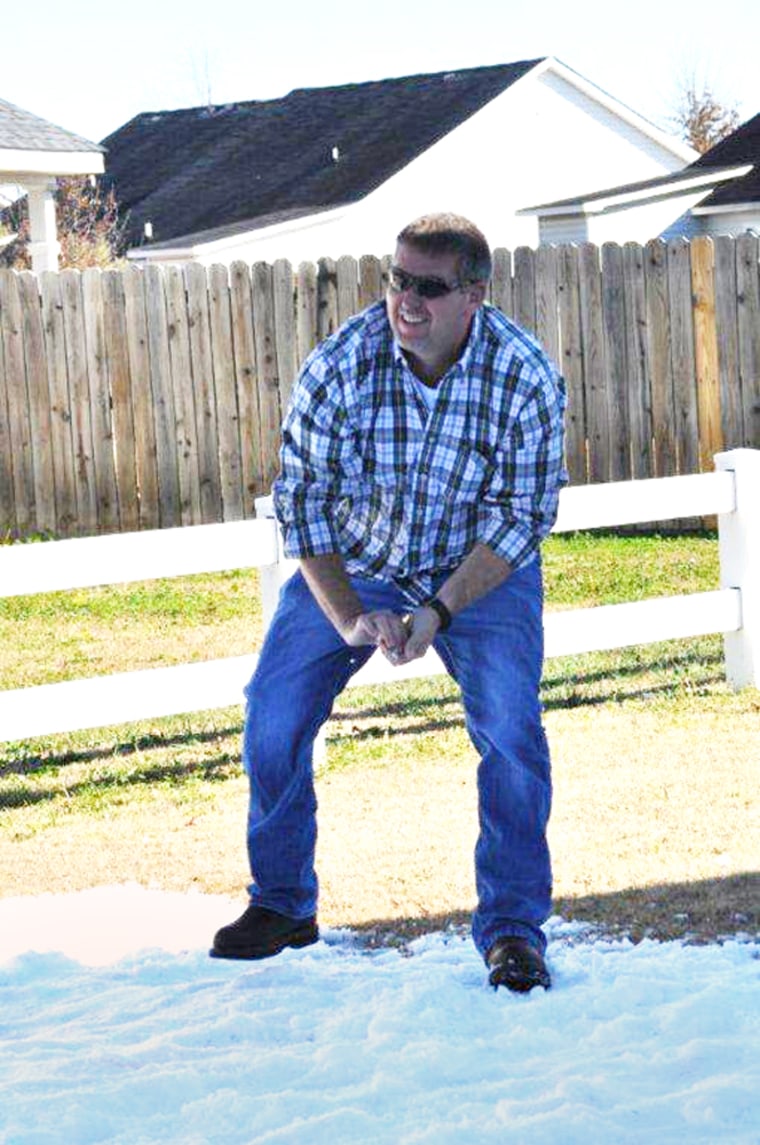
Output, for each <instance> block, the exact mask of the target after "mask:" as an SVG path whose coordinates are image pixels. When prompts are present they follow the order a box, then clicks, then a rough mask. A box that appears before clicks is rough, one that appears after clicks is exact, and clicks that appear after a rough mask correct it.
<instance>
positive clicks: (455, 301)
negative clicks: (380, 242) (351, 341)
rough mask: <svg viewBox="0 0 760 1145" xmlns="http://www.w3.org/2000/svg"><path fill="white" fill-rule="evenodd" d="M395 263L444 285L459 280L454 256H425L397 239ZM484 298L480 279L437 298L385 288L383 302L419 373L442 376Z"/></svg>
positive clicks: (409, 271) (395, 332)
mask: <svg viewBox="0 0 760 1145" xmlns="http://www.w3.org/2000/svg"><path fill="white" fill-rule="evenodd" d="M393 266H394V267H397V268H398V269H399V270H402V271H405V272H406V273H407V274H411V275H415V276H417V277H424V278H434V279H437V280H439V281H441V282H445V283H447V284H448V285H453V284H454V283H456V282H457V281H458V272H457V257H456V255H454V254H426V253H425V252H424V251H419V250H417V249H416V248H415V247H413V246H406V245H405V244H404V243H400V244H399V245H398V246H397V247H396V254H395V256H394V259H393ZM484 296H485V286H484V284H483V283H472V284H468V285H466V286H464V287H458V288H457V289H456V290H452V291H451V292H450V293H447V294H443V295H441V297H440V298H422V297H420V296H419V294H418V293H417V292H416V290H415V289H414V288H413V287H412V286H410V287H408V288H407V289H403V290H400V291H395V290H393V289H390V288H389V290H388V293H387V305H388V318H389V320H390V324H391V329H392V330H393V333H394V335H395V337H396V341H397V342H398V344H399V345H400V346H401V348H402V350H404V351H405V352H406V353H407V356H409V357H410V359H411V364H412V366H414V365H415V364H416V365H417V366H419V367H421V372H422V376H425V377H431V378H436V377H440V376H441V375H442V374H443V373H444V372H445V370H446V369H447V368H448V367H449V366H450V365H451V364H452V362H454V361H456V358H457V357H458V353H459V349H460V347H461V346H462V344H463V342H464V341H465V339H466V338H467V335H468V333H469V329H470V323H471V322H472V318H473V315H474V314H475V312H476V310H477V309H478V307H479V306H480V304H481V303H482V301H483V298H484ZM418 372H419V371H418Z"/></svg>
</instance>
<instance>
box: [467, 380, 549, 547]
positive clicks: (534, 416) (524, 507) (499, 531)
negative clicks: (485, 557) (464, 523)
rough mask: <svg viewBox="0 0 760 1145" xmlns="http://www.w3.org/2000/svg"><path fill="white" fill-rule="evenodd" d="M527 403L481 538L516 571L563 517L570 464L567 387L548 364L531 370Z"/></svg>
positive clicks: (482, 515) (503, 458)
mask: <svg viewBox="0 0 760 1145" xmlns="http://www.w3.org/2000/svg"><path fill="white" fill-rule="evenodd" d="M526 380H528V381H529V383H530V384H529V387H528V396H527V397H526V399H525V400H524V401H523V403H522V405H521V407H520V409H519V412H518V414H517V417H516V419H515V421H514V424H513V425H512V427H511V430H510V435H509V440H508V441H507V442H505V445H504V448H503V449H502V450H501V451H500V455H499V465H498V466H497V467H496V470H495V472H494V475H493V478H492V480H491V483H490V487H489V489H488V490H487V492H486V495H485V497H484V498H483V500H482V502H481V505H480V509H479V516H478V540H479V541H481V542H482V543H483V544H486V545H488V546H489V548H491V549H493V550H494V552H496V553H497V554H498V555H499V556H500V557H503V558H504V560H506V561H508V562H509V564H510V565H511V566H512V568H513V569H517V568H519V567H520V566H521V565H524V564H525V563H526V562H527V561H528V560H530V558H531V557H532V556H533V554H534V553H535V552H536V550H537V548H538V546H539V544H540V542H541V541H542V539H543V538H544V537H545V536H546V535H547V534H548V533H549V531H550V530H551V528H552V525H553V524H554V522H555V520H556V519H557V510H558V507H559V493H560V489H561V488H562V486H563V485H565V484H566V483H567V472H566V470H565V465H564V415H565V406H566V394H565V384H564V381H563V380H562V378H561V377H560V376H559V374H558V373H557V372H556V370H555V369H554V367H553V366H552V365H551V363H550V362H548V360H546V359H544V360H542V361H540V362H539V363H538V364H535V363H533V364H532V365H531V367H530V370H529V377H528V379H526V378H523V379H522V381H523V383H524V382H525V381H526Z"/></svg>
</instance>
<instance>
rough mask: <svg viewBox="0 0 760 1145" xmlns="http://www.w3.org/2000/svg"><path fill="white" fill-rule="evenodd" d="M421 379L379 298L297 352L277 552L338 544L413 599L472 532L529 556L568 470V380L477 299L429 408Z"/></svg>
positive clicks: (351, 566)
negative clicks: (305, 353)
mask: <svg viewBox="0 0 760 1145" xmlns="http://www.w3.org/2000/svg"><path fill="white" fill-rule="evenodd" d="M418 385H419V383H418V382H417V380H416V379H415V378H414V376H413V375H412V373H411V371H410V368H409V365H408V364H407V362H406V360H405V358H404V355H403V353H402V352H401V349H400V348H399V346H398V344H397V343H396V342H395V339H394V337H393V334H392V331H391V328H390V325H389V322H388V318H387V313H386V308H385V303H384V302H380V303H376V304H375V305H373V306H370V307H369V309H367V310H365V311H363V312H362V313H361V314H358V315H356V316H355V317H353V318H351V319H349V320H348V322H346V323H345V324H344V325H343V326H342V327H341V328H340V330H338V331H337V332H336V333H335V334H334V335H332V336H331V337H329V338H327V339H326V340H325V341H324V342H323V343H321V345H320V346H318V347H317V348H316V350H314V351H313V352H312V353H311V354H310V355H309V357H308V358H307V359H306V361H305V363H304V365H303V368H302V370H301V373H300V376H299V378H298V381H297V383H296V385H295V386H294V389H293V394H292V397H291V403H290V408H289V410H288V413H287V416H286V418H285V422H284V425H283V439H282V448H281V455H280V457H281V465H282V469H281V473H280V476H279V477H278V479H277V481H276V482H275V484H274V488H273V494H274V504H275V512H276V514H277V518H278V520H279V522H280V524H281V526H282V530H283V535H284V545H285V554H286V555H287V556H289V557H306V556H316V555H318V554H323V553H340V554H341V555H342V556H343V558H344V563H345V566H346V569H347V571H348V572H349V573H351V574H355V575H360V576H369V577H375V578H380V579H383V580H392V581H394V582H395V583H397V584H398V585H399V587H400V588H401V589H402V590H404V591H405V592H406V593H407V595H408V596H409V597H410V599H411V600H412V601H414V602H416V603H422V602H424V601H425V600H427V599H429V597H430V595H431V593H432V591H433V578H434V577H436V575H437V574H440V573H445V572H447V571H449V570H452V569H454V568H455V567H456V566H457V565H459V564H460V563H461V562H462V560H463V559H464V558H465V557H466V556H467V554H468V553H469V552H470V550H471V549H472V548H473V546H474V545H475V544H476V543H477V542H479V541H480V542H482V543H483V544H486V545H488V546H489V547H490V548H491V549H493V551H494V552H496V553H498V554H499V556H501V557H503V558H504V559H505V560H507V561H509V563H510V565H511V566H512V567H513V568H519V567H520V565H523V564H526V563H527V562H528V561H529V560H531V559H533V558H534V557H535V555H536V552H537V549H538V545H539V542H540V540H541V539H542V538H543V537H544V536H545V535H546V534H547V533H548V532H549V530H550V529H551V527H552V525H553V523H554V520H555V518H556V515H557V505H558V497H559V490H560V488H561V486H562V485H563V484H564V483H565V481H566V480H567V476H566V473H565V469H564V465H563V415H564V408H565V387H564V383H563V381H562V379H561V377H560V376H559V375H558V373H557V371H556V369H555V367H554V366H553V364H552V363H551V362H550V361H549V359H548V358H547V357H546V355H545V354H544V352H543V351H542V350H541V348H540V346H539V345H538V343H537V342H536V341H534V339H533V338H531V337H530V336H529V335H528V334H526V333H525V332H524V331H523V330H521V329H520V328H519V327H518V326H516V325H515V324H514V323H512V322H511V321H510V320H509V319H508V318H507V317H505V315H503V314H502V313H501V312H500V311H499V310H496V309H495V308H494V307H492V306H489V305H485V306H483V307H481V308H480V309H479V310H478V312H477V313H476V315H475V318H474V320H473V323H472V326H471V329H470V334H469V337H468V340H467V342H466V344H465V346H464V348H463V350H462V353H461V355H460V357H459V360H458V361H457V362H456V363H455V364H454V365H453V366H452V367H451V368H450V370H449V371H448V372H447V373H446V375H445V376H444V377H443V378H442V379H441V381H440V382H439V384H438V387H437V390H436V400H435V404H434V407H433V409H432V410H431V411H429V410H428V409H427V407H426V405H425V402H424V400H423V398H422V396H421V395H420V393H419V391H418Z"/></svg>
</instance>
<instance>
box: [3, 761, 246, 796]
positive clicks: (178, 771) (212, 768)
mask: <svg viewBox="0 0 760 1145" xmlns="http://www.w3.org/2000/svg"><path fill="white" fill-rule="evenodd" d="M109 754H112V753H109ZM50 762H51V761H48V764H49V763H50ZM232 769H234V772H235V774H236V775H237V774H239V772H240V761H239V759H238V758H237V757H236V756H231V755H230V754H229V753H228V752H224V753H222V754H220V755H218V756H215V757H213V758H211V759H201V760H193V761H192V762H185V763H181V762H179V761H174V762H172V763H163V764H151V765H149V766H147V767H141V768H139V769H137V770H135V771H129V772H126V773H122V772H116V771H114V772H111V773H108V774H102V775H98V776H97V777H96V778H87V779H83V780H82V781H81V782H79V783H64V784H62V785H61V786H60V787H58V788H34V789H30V788H29V787H16V788H13V787H11V788H9V789H8V790H6V791H0V810H3V809H6V810H10V809H11V808H13V807H28V806H30V805H33V804H37V803H45V802H54V801H55V800H65V801H66V803H67V804H69V805H70V804H71V801H72V799H73V798H74V797H76V796H78V795H81V796H85V797H86V796H88V795H89V796H93V795H95V794H104V793H107V792H114V791H126V790H128V789H129V788H133V787H136V786H147V787H153V786H155V785H156V784H166V783H168V784H170V786H172V787H179V786H181V785H182V784H183V783H186V782H188V781H189V780H202V781H205V782H207V783H223V782H224V781H225V780H227V779H229V778H230V771H231V770H232ZM13 770H15V771H16V773H17V774H19V773H20V771H19V768H18V767H16V768H14V769H13ZM5 771H6V773H8V771H9V769H7V768H6V769H5ZM24 774H27V775H28V774H29V772H28V770H26V771H25V772H24Z"/></svg>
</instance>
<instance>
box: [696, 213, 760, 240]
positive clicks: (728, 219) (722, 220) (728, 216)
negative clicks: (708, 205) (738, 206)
mask: <svg viewBox="0 0 760 1145" xmlns="http://www.w3.org/2000/svg"><path fill="white" fill-rule="evenodd" d="M697 219H698V220H699V226H700V228H701V233H702V234H705V235H712V236H713V237H714V236H716V235H743V234H744V232H745V231H750V230H751V231H757V233H758V234H760V206H758V207H757V208H756V209H755V210H754V211H718V212H716V214H714V215H697Z"/></svg>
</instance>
